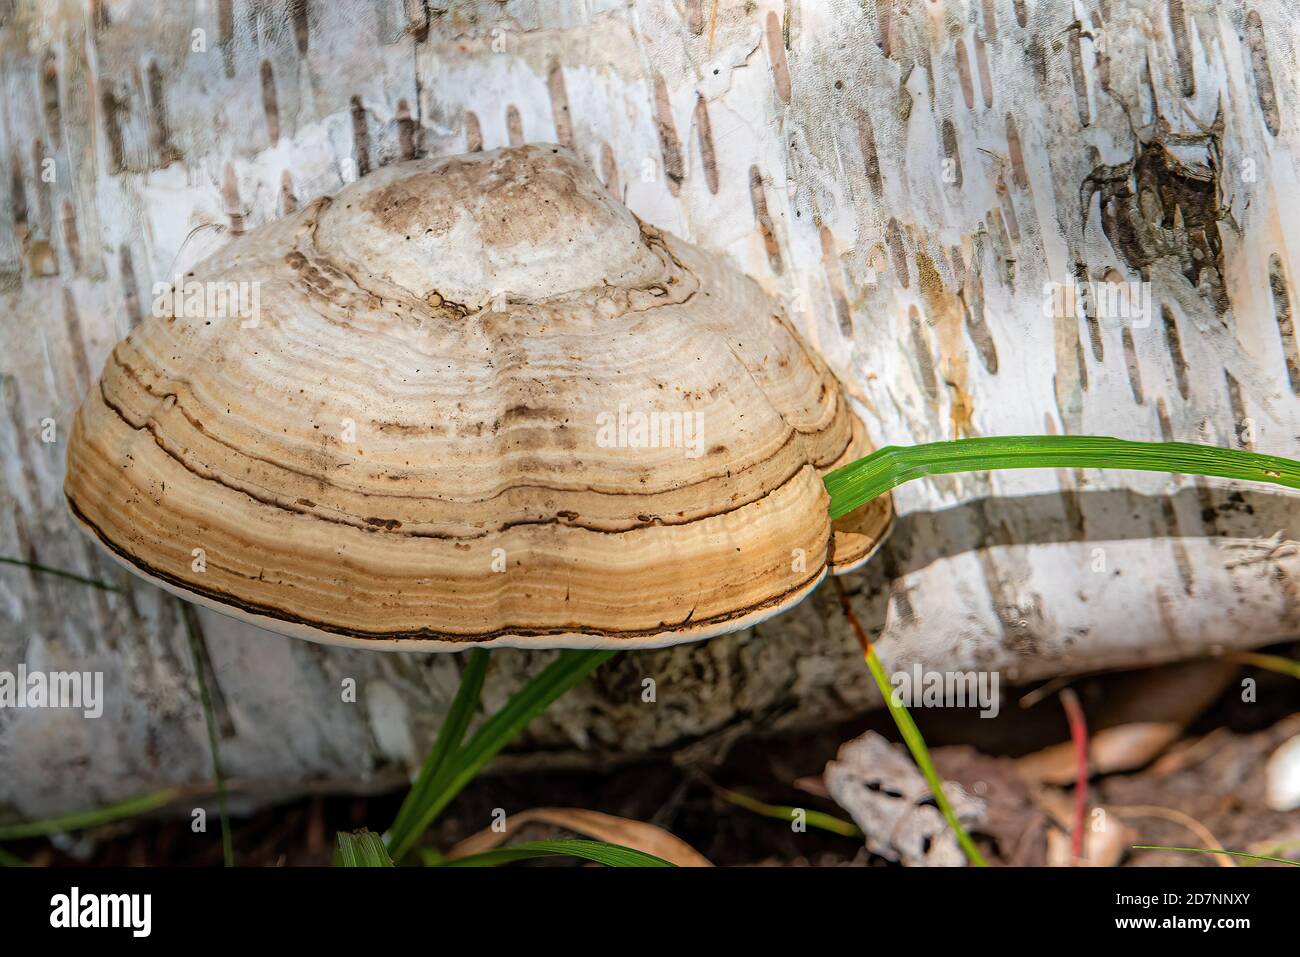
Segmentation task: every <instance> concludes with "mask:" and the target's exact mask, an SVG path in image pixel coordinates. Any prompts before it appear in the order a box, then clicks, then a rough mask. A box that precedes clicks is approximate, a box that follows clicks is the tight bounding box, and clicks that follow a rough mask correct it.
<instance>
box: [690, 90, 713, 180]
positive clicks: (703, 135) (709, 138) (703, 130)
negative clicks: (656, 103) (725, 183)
mask: <svg viewBox="0 0 1300 957" xmlns="http://www.w3.org/2000/svg"><path fill="white" fill-rule="evenodd" d="M695 128H696V131H697V134H698V136H699V138H700V162H701V163H702V164H703V165H704V181H705V183H707V184H708V187H709V192H710V193H715V194H716V193H717V192H718V160H717V156H716V155H715V154H714V152H713V127H712V125H710V123H709V106H708V104H707V103H706V102H705V100H704V97H703V96H697V97H696V98H695Z"/></svg>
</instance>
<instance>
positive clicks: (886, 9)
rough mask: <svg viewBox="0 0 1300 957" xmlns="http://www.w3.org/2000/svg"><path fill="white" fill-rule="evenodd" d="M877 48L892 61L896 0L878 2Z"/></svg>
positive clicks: (878, 0) (880, 0) (876, 4)
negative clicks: (892, 30)
mask: <svg viewBox="0 0 1300 957" xmlns="http://www.w3.org/2000/svg"><path fill="white" fill-rule="evenodd" d="M875 8H876V46H878V47H880V52H881V53H883V54H884V55H885V59H887V60H888V59H890V58H891V57H893V55H894V50H893V34H892V32H891V29H892V26H893V23H892V19H893V13H894V0H876V3H875Z"/></svg>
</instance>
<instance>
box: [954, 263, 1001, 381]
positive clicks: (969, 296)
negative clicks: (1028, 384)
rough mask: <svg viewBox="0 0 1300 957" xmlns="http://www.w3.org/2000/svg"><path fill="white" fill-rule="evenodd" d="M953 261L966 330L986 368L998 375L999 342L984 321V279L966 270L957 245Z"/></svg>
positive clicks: (988, 371)
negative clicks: (959, 285)
mask: <svg viewBox="0 0 1300 957" xmlns="http://www.w3.org/2000/svg"><path fill="white" fill-rule="evenodd" d="M952 263H953V270H954V271H955V272H957V273H958V277H959V278H958V282H959V283H960V284H961V288H960V289H959V290H958V292H957V294H958V296H960V297H961V303H962V317H963V318H964V319H965V321H966V332H967V334H968V335H969V336H970V339H971V342H972V343H974V345H975V351H976V352H977V353H978V354H979V357H980V362H981V363H982V364H983V365H984V370H985V371H986V372H987V373H988V374H989V375H997V374H998V349H997V344H996V343H995V342H994V341H993V334H992V332H991V331H990V330H989V327H988V325H987V323H985V321H984V280H983V279H982V278H981V277H980V274H979V273H978V272H977V271H975V270H971V271H970V272H966V266H965V263H964V262H963V261H962V257H961V250H960V249H958V248H957V247H956V246H954V247H953V249H952Z"/></svg>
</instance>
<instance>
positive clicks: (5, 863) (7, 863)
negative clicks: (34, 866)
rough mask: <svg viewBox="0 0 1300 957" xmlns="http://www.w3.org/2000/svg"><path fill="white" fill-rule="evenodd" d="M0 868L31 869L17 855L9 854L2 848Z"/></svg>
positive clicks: (0, 850) (0, 848) (0, 851)
mask: <svg viewBox="0 0 1300 957" xmlns="http://www.w3.org/2000/svg"><path fill="white" fill-rule="evenodd" d="M0 867H31V865H30V864H28V863H27V862H26V861H24V860H23V859H22V858H21V857H19V856H18V855H17V854H11V853H10V852H9V851H6V850H5V849H4V848H3V847H0Z"/></svg>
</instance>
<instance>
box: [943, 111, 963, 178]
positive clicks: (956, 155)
mask: <svg viewBox="0 0 1300 957" xmlns="http://www.w3.org/2000/svg"><path fill="white" fill-rule="evenodd" d="M942 135H943V155H944V157H945V158H946V159H948V160H950V161H951V163H952V171H953V180H952V185H953V186H956V187H957V188H958V189H961V181H962V173H961V152H960V150H959V149H958V147H957V128H956V127H955V126H953V125H952V120H948V119H945V120H944V121H943V134H942Z"/></svg>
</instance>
